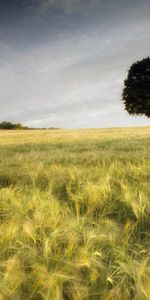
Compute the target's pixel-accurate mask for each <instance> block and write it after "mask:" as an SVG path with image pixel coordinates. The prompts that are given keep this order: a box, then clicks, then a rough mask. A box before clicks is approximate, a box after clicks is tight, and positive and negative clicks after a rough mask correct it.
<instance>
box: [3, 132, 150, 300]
mask: <svg viewBox="0 0 150 300" xmlns="http://www.w3.org/2000/svg"><path fill="white" fill-rule="evenodd" d="M149 185H150V127H145V128H130V129H100V130H98V129H95V130H94V129H89V130H43V131H42V130H37V131H36V130H34V131H30V130H29V131H0V222H1V226H0V300H28V299H33V300H42V299H43V300H82V299H85V300H150V252H149V249H150V187H149Z"/></svg>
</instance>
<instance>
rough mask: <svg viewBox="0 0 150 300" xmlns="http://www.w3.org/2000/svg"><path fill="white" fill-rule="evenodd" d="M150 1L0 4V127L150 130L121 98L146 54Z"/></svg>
mask: <svg viewBox="0 0 150 300" xmlns="http://www.w3.org/2000/svg"><path fill="white" fill-rule="evenodd" d="M149 16H150V0H0V121H3V120H6V121H11V122H15V123H16V122H17V123H18V122H21V123H22V124H25V125H28V126H33V127H51V126H53V127H61V128H101V127H102V128H103V127H126V126H127V127H128V126H145V125H150V121H149V119H148V118H146V117H144V116H142V117H137V116H129V115H128V113H127V112H126V111H125V108H124V104H123V102H122V100H121V95H122V90H123V85H124V80H125V78H126V77H127V74H128V70H129V68H130V66H131V65H132V63H133V62H135V61H137V60H141V59H143V58H144V57H147V56H149V55H150V17H149Z"/></svg>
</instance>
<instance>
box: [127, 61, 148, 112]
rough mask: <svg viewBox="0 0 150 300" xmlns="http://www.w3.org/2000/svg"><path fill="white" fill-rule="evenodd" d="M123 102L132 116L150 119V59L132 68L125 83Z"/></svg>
mask: <svg viewBox="0 0 150 300" xmlns="http://www.w3.org/2000/svg"><path fill="white" fill-rule="evenodd" d="M122 100H123V102H124V104H125V109H126V110H127V111H128V113H129V114H130V115H145V116H147V117H150V57H147V58H144V59H143V60H141V61H137V62H135V63H133V64H132V66H131V67H130V69H129V71H128V76H127V78H126V80H125V81H124V89H123V93H122Z"/></svg>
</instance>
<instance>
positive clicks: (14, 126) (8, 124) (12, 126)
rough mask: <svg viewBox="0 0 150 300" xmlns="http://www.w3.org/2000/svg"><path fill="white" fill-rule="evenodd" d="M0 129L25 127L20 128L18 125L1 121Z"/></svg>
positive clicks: (23, 127)
mask: <svg viewBox="0 0 150 300" xmlns="http://www.w3.org/2000/svg"><path fill="white" fill-rule="evenodd" d="M0 129H8V130H10V129H27V127H25V126H22V124H20V123H17V124H13V123H11V122H7V121H3V122H1V123H0Z"/></svg>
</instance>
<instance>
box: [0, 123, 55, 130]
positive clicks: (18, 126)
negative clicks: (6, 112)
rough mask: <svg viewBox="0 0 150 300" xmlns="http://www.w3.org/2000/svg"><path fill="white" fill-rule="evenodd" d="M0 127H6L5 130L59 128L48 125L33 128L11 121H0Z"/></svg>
mask: <svg viewBox="0 0 150 300" xmlns="http://www.w3.org/2000/svg"><path fill="white" fill-rule="evenodd" d="M0 129H7V130H14V129H16V130H23V129H25V130H28V129H59V128H55V127H49V128H35V127H34V128H33V127H28V126H24V125H22V124H21V123H17V124H14V123H11V122H7V121H3V122H1V123H0Z"/></svg>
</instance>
